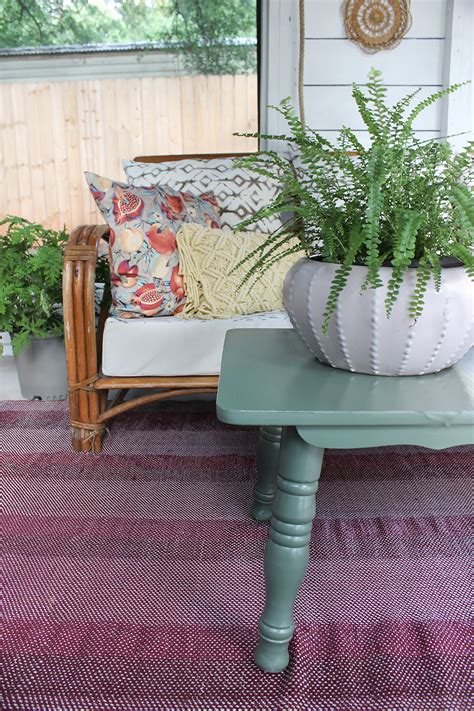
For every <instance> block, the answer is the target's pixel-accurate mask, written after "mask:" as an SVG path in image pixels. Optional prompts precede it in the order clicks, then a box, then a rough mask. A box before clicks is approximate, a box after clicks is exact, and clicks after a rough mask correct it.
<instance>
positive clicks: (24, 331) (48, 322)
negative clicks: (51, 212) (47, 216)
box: [0, 216, 67, 353]
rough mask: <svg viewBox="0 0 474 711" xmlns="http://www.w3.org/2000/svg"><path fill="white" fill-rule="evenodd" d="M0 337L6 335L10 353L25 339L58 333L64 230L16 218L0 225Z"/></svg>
mask: <svg viewBox="0 0 474 711" xmlns="http://www.w3.org/2000/svg"><path fill="white" fill-rule="evenodd" d="M0 233H1V234H0V331H8V332H9V333H10V336H11V339H12V346H13V352H14V353H18V352H19V351H21V350H22V349H23V348H24V347H25V346H26V345H27V344H28V340H29V338H30V336H39V337H44V336H49V335H53V336H59V335H61V334H62V333H63V318H62V309H61V303H62V285H61V282H62V269H63V253H64V247H65V244H66V241H67V234H66V232H65V231H64V230H62V231H60V232H56V231H55V230H48V229H45V228H44V227H42V226H41V225H38V224H36V223H34V222H29V221H28V220H25V219H24V218H22V217H12V216H7V217H6V218H4V219H3V220H1V221H0Z"/></svg>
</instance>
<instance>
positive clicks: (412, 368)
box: [283, 259, 474, 375]
mask: <svg viewBox="0 0 474 711" xmlns="http://www.w3.org/2000/svg"><path fill="white" fill-rule="evenodd" d="M338 267H339V265H338V264H328V263H325V262H318V261H313V260H310V259H302V260H300V261H298V262H296V264H295V265H294V266H293V267H292V268H291V269H290V271H289V272H288V274H287V277H286V279H285V285H284V290H283V301H284V304H285V308H286V310H287V312H288V315H289V317H290V320H291V322H292V324H293V326H294V328H295V330H296V331H297V332H298V334H299V335H300V336H301V338H302V339H303V341H304V343H305V344H306V346H307V347H308V348H309V350H310V351H311V353H313V354H314V355H315V356H316V358H318V360H320V361H321V362H323V363H328V364H329V365H331V366H333V367H334V368H342V369H343V370H350V371H353V372H357V373H368V374H371V375H423V374H427V373H435V372H438V371H440V370H443V369H444V368H448V367H449V366H451V365H453V364H454V363H456V362H457V361H458V360H459V359H460V358H461V357H462V356H463V355H464V354H465V353H466V352H467V351H468V350H469V348H470V347H471V346H472V345H473V344H474V310H473V298H474V290H473V284H472V282H471V280H470V279H469V277H468V275H467V274H466V271H465V269H464V267H453V268H449V269H443V278H442V284H441V289H440V291H436V290H435V288H434V284H433V280H430V282H429V284H428V288H427V291H426V294H425V297H424V300H425V308H424V310H423V313H422V315H421V316H420V317H419V318H418V319H417V320H416V321H414V320H413V319H412V318H410V315H409V312H408V306H409V302H410V298H411V295H412V293H413V289H414V287H415V283H416V275H417V269H409V270H407V272H406V273H405V276H404V280H403V283H402V285H401V288H400V293H399V296H398V298H397V301H396V303H395V305H394V307H393V311H392V315H391V317H390V319H388V318H387V315H386V313H385V303H384V301H385V297H386V294H387V285H388V282H389V280H390V277H391V275H392V268H391V267H381V269H380V276H381V279H382V283H383V286H381V287H380V288H378V289H367V290H366V291H362V284H363V283H364V280H365V277H366V275H367V267H360V266H355V267H353V268H352V271H351V273H350V275H349V279H348V283H347V285H346V287H345V288H344V290H343V292H342V293H341V294H340V296H339V299H338V304H337V309H336V311H335V313H334V314H333V316H332V318H331V321H330V324H329V329H328V334H327V335H324V334H323V332H322V324H323V311H324V308H325V305H326V301H327V297H328V294H329V289H330V286H331V283H332V280H333V278H334V274H335V272H336V270H337V269H338Z"/></svg>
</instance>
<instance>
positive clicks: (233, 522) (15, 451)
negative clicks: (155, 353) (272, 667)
mask: <svg viewBox="0 0 474 711" xmlns="http://www.w3.org/2000/svg"><path fill="white" fill-rule="evenodd" d="M0 416H1V424H2V431H1V434H2V439H3V444H2V448H3V449H4V451H6V456H5V455H4V456H3V458H2V471H3V475H4V491H5V501H6V508H5V516H4V530H5V556H4V568H5V574H6V585H5V589H4V601H5V635H4V642H5V662H4V665H5V672H6V675H5V681H4V694H5V696H4V706H3V707H4V708H6V709H20V710H21V709H28V710H29V711H30V710H33V709H34V710H40V709H51V710H54V711H63V710H68V711H69V710H75V711H76V710H77V711H79V710H80V711H89V710H90V711H103V710H107V711H124V710H125V711H128V710H130V711H132V710H137V711H138V710H139V711H145V710H146V711H151V710H152V709H153V710H155V709H156V710H165V709H166V710H176V709H178V710H181V709H182V710H188V709H189V710H192V711H194V710H199V709H202V710H204V709H206V710H213V709H217V710H219V711H226V710H228V709H239V710H242V711H243V710H252V711H263V710H265V711H276V710H280V711H283V710H285V711H310V710H316V709H324V710H327V709H337V710H340V711H350V710H352V709H358V710H360V709H362V710H364V711H375V710H376V709H383V710H398V709H439V710H440V711H441V710H442V711H446V710H449V709H468V708H469V701H468V612H469V610H468V593H469V585H468V580H469V571H468V547H467V536H468V527H469V518H468V516H469V496H468V476H469V475H471V474H472V473H473V456H472V455H473V451H472V450H470V449H468V448H466V447H462V448H456V449H452V450H449V451H444V452H432V451H429V450H422V449H417V448H415V447H392V448H385V449H372V450H358V451H355V450H354V451H347V450H345V451H343V450H339V451H335V450H332V451H329V452H328V453H327V456H326V458H325V466H324V470H323V474H322V479H321V485H320V490H319V493H318V502H317V503H318V505H317V509H318V514H317V520H316V522H315V527H314V532H313V544H312V549H311V560H310V565H309V570H308V574H307V577H306V579H305V582H304V584H303V587H302V590H301V593H300V595H299V598H298V602H297V607H296V622H297V628H296V634H295V638H294V640H293V642H292V645H291V655H292V661H291V664H290V667H289V668H288V669H287V670H286V671H285V672H283V673H281V674H278V675H269V674H264V673H263V672H261V671H259V670H258V669H257V668H256V667H255V666H254V664H253V662H252V650H253V648H254V646H255V643H256V637H257V634H256V633H257V620H258V616H259V613H260V611H261V609H262V604H263V573H262V557H263V552H264V543H265V539H266V532H267V527H266V526H265V525H263V524H256V523H254V522H252V520H251V519H250V518H249V516H248V510H249V507H250V503H251V490H252V484H253V479H254V477H255V458H254V450H255V442H256V432H255V430H253V429H250V428H248V429H245V428H233V427H228V426H225V425H222V424H220V423H219V422H217V420H216V419H215V416H214V406H213V404H212V403H193V404H190V403H183V404H182V403H178V404H176V403H168V404H166V405H162V406H159V407H157V408H156V409H154V410H151V411H150V410H149V411H146V412H136V413H131V414H129V415H128V416H123V417H122V418H121V419H118V420H116V421H115V422H114V423H113V424H112V427H111V437H110V438H108V439H107V441H106V443H105V448H104V451H103V453H102V454H100V455H96V456H93V455H86V454H74V453H73V452H72V451H71V449H70V447H69V431H68V422H67V411H66V407H65V405H64V404H62V403H30V402H7V403H3V404H2V406H1V414H0Z"/></svg>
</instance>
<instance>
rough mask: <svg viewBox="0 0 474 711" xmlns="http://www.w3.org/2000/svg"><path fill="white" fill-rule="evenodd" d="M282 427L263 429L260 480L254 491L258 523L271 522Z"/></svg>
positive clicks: (260, 452)
mask: <svg viewBox="0 0 474 711" xmlns="http://www.w3.org/2000/svg"><path fill="white" fill-rule="evenodd" d="M281 431H282V428H281V427H261V428H260V436H259V438H258V446H257V471H258V478H257V481H256V484H255V487H254V490H253V496H254V503H253V506H252V510H251V515H252V518H254V519H255V520H256V521H269V520H270V518H271V515H272V501H273V497H274V495H275V489H276V477H277V472H278V456H279V454H280V442H281Z"/></svg>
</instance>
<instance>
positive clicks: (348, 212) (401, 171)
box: [237, 69, 474, 332]
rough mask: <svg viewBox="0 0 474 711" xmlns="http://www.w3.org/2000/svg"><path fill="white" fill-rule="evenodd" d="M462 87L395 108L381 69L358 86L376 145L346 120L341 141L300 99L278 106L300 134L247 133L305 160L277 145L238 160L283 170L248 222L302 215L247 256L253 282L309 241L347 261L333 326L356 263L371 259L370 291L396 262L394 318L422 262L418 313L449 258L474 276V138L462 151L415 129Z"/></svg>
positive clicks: (333, 300)
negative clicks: (321, 128)
mask: <svg viewBox="0 0 474 711" xmlns="http://www.w3.org/2000/svg"><path fill="white" fill-rule="evenodd" d="M460 86H461V85H459V84H457V85H454V86H451V87H449V88H447V89H444V90H442V91H438V92H436V93H434V94H432V95H431V96H429V97H428V98H426V99H424V100H423V101H420V102H419V103H417V104H416V105H415V106H414V107H412V108H410V107H411V106H412V102H413V99H414V98H415V96H416V95H417V93H418V92H419V91H420V89H418V90H417V91H414V92H413V93H411V94H409V95H408V96H406V97H404V98H403V99H401V100H400V101H398V102H397V103H396V104H394V105H393V106H389V105H388V103H387V99H386V88H385V87H384V86H383V84H382V75H381V72H379V71H377V70H375V69H372V70H371V72H370V73H369V77H368V82H367V85H366V91H365V92H364V91H363V90H362V89H361V88H360V87H358V86H357V85H353V88H352V96H353V98H354V100H355V102H356V104H357V107H358V110H359V113H360V115H361V117H362V119H363V121H364V123H365V126H366V127H367V131H368V134H369V138H370V146H369V147H365V146H364V145H362V144H361V142H360V141H359V139H358V138H357V136H356V134H355V133H354V131H352V130H351V129H349V128H346V127H344V128H342V129H341V131H340V132H339V135H338V138H337V139H336V140H335V142H331V141H329V140H328V139H326V138H324V137H323V136H321V135H320V134H318V133H317V132H316V131H314V130H313V129H311V128H308V127H307V126H305V125H304V124H303V123H302V122H301V121H300V120H299V118H298V117H297V116H296V114H295V111H294V110H293V108H292V106H291V103H290V99H285V100H284V101H283V102H282V103H281V105H280V106H279V107H272V108H275V109H276V110H277V111H279V112H280V113H281V114H282V115H283V117H284V118H285V119H286V121H287V123H288V125H289V128H290V135H288V136H286V135H277V136H275V135H262V134H244V135H246V136H253V137H259V138H265V139H271V140H278V141H284V142H285V143H289V144H290V147H291V149H292V152H293V153H294V154H295V155H296V159H295V160H291V159H290V158H286V157H285V156H284V155H281V154H280V153H277V152H275V151H267V152H262V153H259V154H255V155H250V156H246V157H244V158H241V159H239V160H238V161H237V163H238V165H240V166H242V167H245V168H247V169H250V170H252V171H254V172H256V173H259V174H261V175H264V176H267V177H269V178H274V177H275V173H277V174H278V175H279V176H280V177H281V180H282V183H283V185H284V186H285V187H284V189H283V191H282V192H281V193H280V195H279V196H278V197H277V198H276V199H275V200H274V201H273V202H272V203H270V204H269V205H268V206H266V207H265V208H264V209H262V210H260V211H259V212H258V213H257V214H256V215H254V216H253V217H252V219H249V220H246V221H245V222H244V223H242V224H241V227H244V226H247V225H250V224H252V222H255V221H256V220H258V219H261V218H262V217H266V216H270V215H274V214H278V213H290V214H291V215H292V216H291V217H290V218H289V219H287V220H286V221H284V224H283V226H282V227H281V228H280V229H279V230H277V231H276V232H274V233H273V234H272V235H270V236H269V237H268V239H267V240H266V241H265V243H264V244H263V245H261V246H260V247H259V248H258V249H257V250H255V252H254V253H253V254H252V255H250V257H247V259H249V258H250V259H252V261H253V262H254V263H253V266H252V268H251V269H250V270H249V272H248V274H247V277H246V280H247V279H250V278H251V277H258V274H259V273H261V272H262V271H263V270H265V269H266V268H268V267H269V266H270V265H271V264H273V263H274V262H275V261H277V260H278V259H281V258H282V257H283V256H284V255H286V254H290V253H295V252H297V251H299V250H301V248H303V250H304V251H305V253H306V255H307V256H308V257H312V258H316V259H320V260H322V261H324V262H332V263H335V264H338V265H339V267H338V269H337V271H336V274H335V277H334V280H333V283H332V287H331V289H330V293H329V297H328V301H327V303H326V307H325V312H324V331H325V332H327V328H328V324H329V321H330V318H331V316H332V314H333V313H334V311H335V309H336V305H337V300H338V297H339V295H340V294H341V292H342V290H343V289H344V287H345V285H346V283H347V279H348V276H349V274H350V271H351V268H352V266H353V265H364V266H366V267H367V277H366V279H365V283H364V285H363V288H364V289H369V288H371V289H372V288H373V289H376V288H378V287H380V286H381V284H382V281H381V277H380V268H381V266H382V265H385V264H388V265H389V266H391V267H392V275H391V279H390V281H389V284H388V289H387V294H386V299H385V306H386V312H387V315H388V316H390V314H391V312H392V309H393V305H394V303H395V301H396V299H397V296H398V293H399V290H400V286H401V284H402V282H403V278H404V274H405V272H406V270H407V269H408V268H409V267H410V266H411V265H413V264H416V265H417V266H418V267H419V268H418V270H417V280H416V285H415V288H414V291H413V293H412V295H411V302H410V315H411V316H412V317H413V318H414V319H416V318H417V317H418V316H420V314H421V313H422V310H423V305H424V296H425V293H426V289H427V285H428V282H429V281H430V279H433V280H434V284H435V287H436V288H438V289H439V286H440V283H441V278H442V258H443V257H455V258H457V259H458V260H459V262H460V263H461V264H462V265H464V266H465V268H466V270H467V272H468V274H469V275H470V277H471V278H474V257H473V243H474V202H473V193H472V187H473V178H474V166H473V155H472V154H473V149H474V142H473V141H471V142H470V143H468V145H467V146H466V147H465V148H464V150H462V151H461V152H460V153H458V154H457V155H455V154H454V153H453V151H452V148H451V147H450V145H449V143H448V142H447V141H443V140H437V139H428V140H422V139H420V138H419V137H417V136H416V135H415V132H414V129H413V123H414V120H415V119H416V117H417V116H418V115H419V114H420V113H421V112H422V111H423V110H424V109H426V108H427V107H428V106H430V105H431V104H433V103H434V102H435V101H437V100H438V99H440V98H441V97H442V96H444V95H445V94H448V93H450V92H453V91H456V90H457V89H458V88H459V87H460ZM295 237H296V238H297V239H296V241H295V239H294V238H295ZM414 260H416V261H414Z"/></svg>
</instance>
